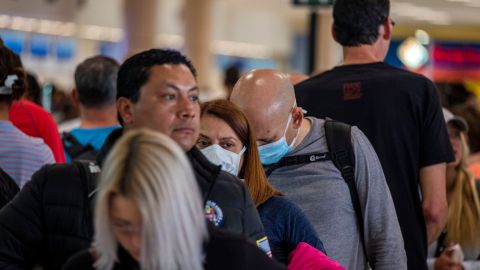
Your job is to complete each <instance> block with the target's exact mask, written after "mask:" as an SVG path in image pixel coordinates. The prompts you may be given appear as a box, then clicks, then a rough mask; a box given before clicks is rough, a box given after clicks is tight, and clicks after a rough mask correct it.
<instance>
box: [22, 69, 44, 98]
mask: <svg viewBox="0 0 480 270" xmlns="http://www.w3.org/2000/svg"><path fill="white" fill-rule="evenodd" d="M25 97H26V98H27V99H28V100H30V101H31V102H33V103H36V104H37V105H39V106H42V88H41V87H40V84H39V83H38V80H37V76H36V75H35V74H34V73H32V72H27V93H26V94H25Z"/></svg>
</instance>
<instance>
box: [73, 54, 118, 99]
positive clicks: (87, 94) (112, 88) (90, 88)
mask: <svg viewBox="0 0 480 270" xmlns="http://www.w3.org/2000/svg"><path fill="white" fill-rule="evenodd" d="M118 69H119V65H118V63H117V61H115V60H114V59H112V58H110V57H105V56H95V57H91V58H88V59H87V60H85V61H83V62H82V63H80V64H79V65H78V66H77V68H76V69H75V88H76V89H77V93H78V98H79V100H80V103H81V104H82V105H83V106H85V107H87V108H95V107H102V106H105V105H112V104H115V97H116V95H117V73H118Z"/></svg>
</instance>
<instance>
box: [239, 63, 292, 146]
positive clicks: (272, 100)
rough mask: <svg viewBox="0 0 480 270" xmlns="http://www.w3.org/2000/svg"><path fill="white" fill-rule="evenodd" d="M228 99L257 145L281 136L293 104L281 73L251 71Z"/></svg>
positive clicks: (289, 86)
mask: <svg viewBox="0 0 480 270" xmlns="http://www.w3.org/2000/svg"><path fill="white" fill-rule="evenodd" d="M230 100H231V101H232V102H233V103H235V104H236V105H238V106H239V107H240V108H241V109H242V110H243V111H244V112H245V114H246V115H247V117H248V120H249V121H250V122H251V124H252V126H253V127H254V129H255V131H256V133H257V136H258V139H259V141H260V143H261V140H262V139H278V137H279V136H280V137H281V136H282V135H283V132H284V130H285V127H286V125H287V121H288V117H289V114H290V113H291V112H292V108H293V106H294V104H295V92H294V89H293V85H292V83H291V82H290V80H289V78H288V77H287V76H286V75H285V74H283V73H281V72H279V71H276V70H272V69H255V70H252V71H250V72H248V73H246V74H245V75H243V76H242V77H241V78H240V79H239V80H238V82H237V84H235V87H234V88H233V91H232V94H231V96H230Z"/></svg>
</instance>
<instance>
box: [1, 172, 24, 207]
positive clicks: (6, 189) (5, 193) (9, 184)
mask: <svg viewBox="0 0 480 270" xmlns="http://www.w3.org/2000/svg"><path fill="white" fill-rule="evenodd" d="M19 191H20V188H19V187H18V185H17V183H15V180H13V178H12V177H11V176H10V175H9V174H8V173H7V172H5V171H4V170H3V169H2V168H0V208H2V207H3V206H5V205H6V204H7V203H8V202H10V201H11V200H12V199H13V198H14V197H15V195H17V193H18V192H19Z"/></svg>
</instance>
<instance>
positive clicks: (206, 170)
mask: <svg viewBox="0 0 480 270" xmlns="http://www.w3.org/2000/svg"><path fill="white" fill-rule="evenodd" d="M122 134H123V128H119V129H115V130H114V131H112V132H111V133H110V135H109V136H108V137H107V139H106V140H105V143H104V144H103V146H102V148H101V149H100V151H99V152H98V154H97V163H98V165H99V166H100V167H101V166H102V165H103V162H104V161H105V159H106V157H107V155H108V153H109V152H110V150H111V149H112V147H113V145H114V144H115V143H116V142H117V140H118V139H120V137H121V136H122ZM186 154H187V157H188V159H189V160H190V162H191V164H192V167H193V170H194V172H195V176H196V177H197V180H199V181H200V180H204V181H207V182H210V183H211V182H214V178H215V177H216V176H217V175H218V174H219V172H220V166H217V165H215V164H213V163H211V162H210V161H209V160H208V159H207V158H206V157H205V156H204V155H203V154H202V152H200V150H198V148H197V147H195V146H194V147H193V148H192V149H190V151H188V152H187V153H186ZM213 176H215V177H213ZM199 178H201V179H199Z"/></svg>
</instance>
